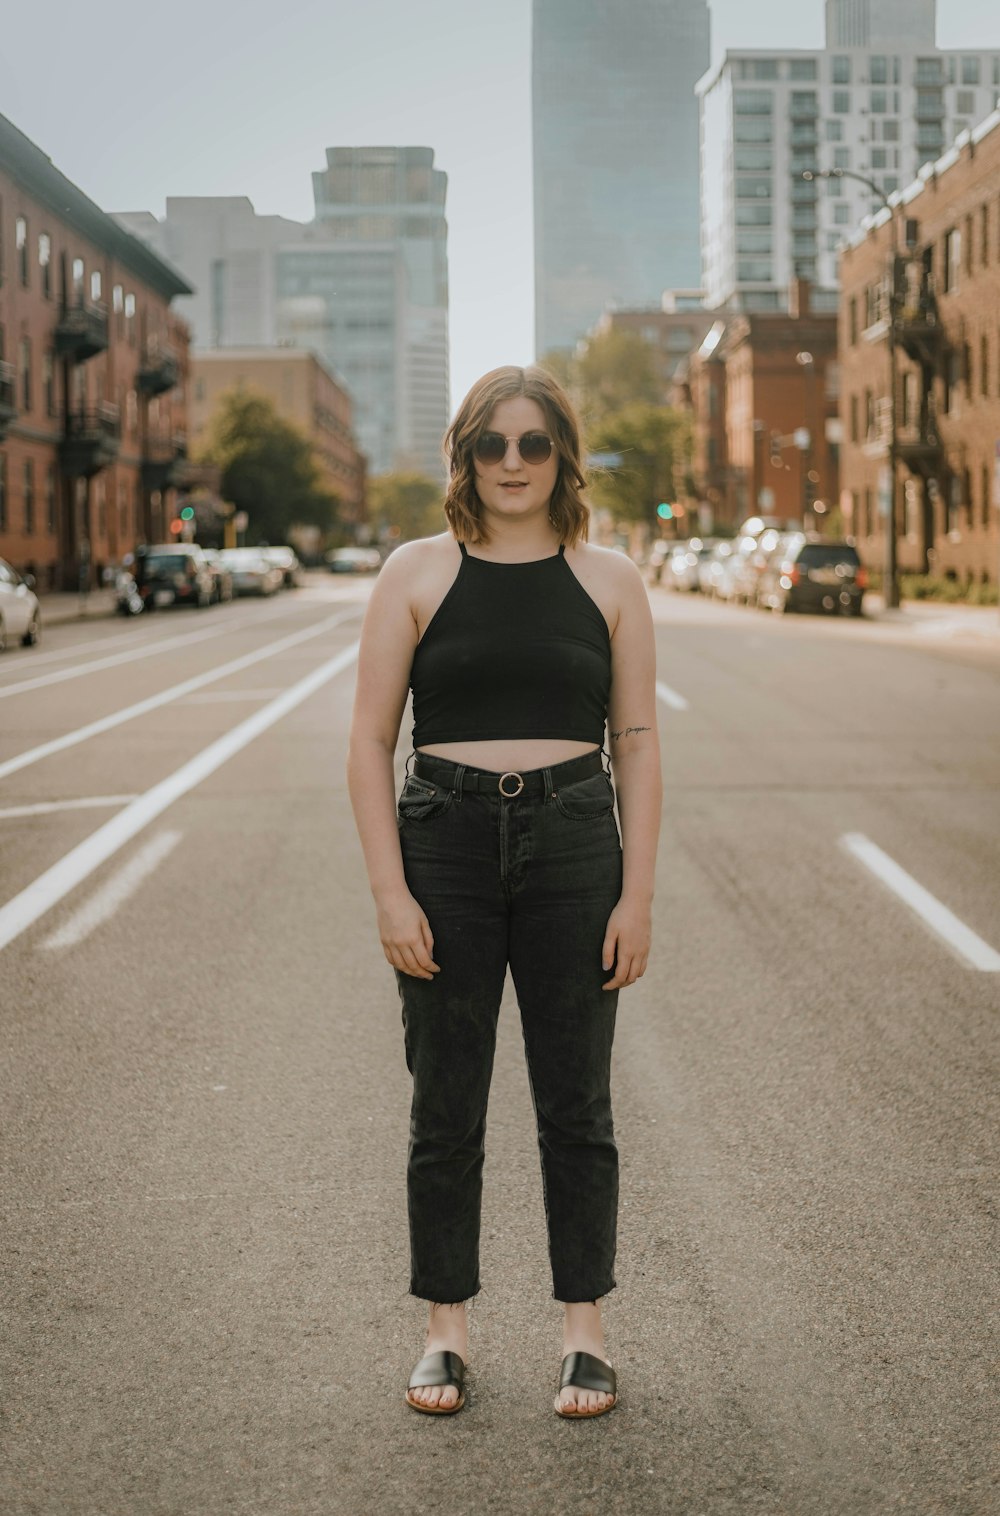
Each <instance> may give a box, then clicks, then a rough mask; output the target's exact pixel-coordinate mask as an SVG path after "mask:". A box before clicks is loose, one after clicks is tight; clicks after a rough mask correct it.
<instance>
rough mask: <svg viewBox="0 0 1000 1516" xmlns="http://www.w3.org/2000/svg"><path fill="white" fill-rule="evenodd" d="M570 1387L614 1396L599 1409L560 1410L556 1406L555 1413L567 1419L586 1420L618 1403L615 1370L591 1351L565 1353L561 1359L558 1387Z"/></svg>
mask: <svg viewBox="0 0 1000 1516" xmlns="http://www.w3.org/2000/svg"><path fill="white" fill-rule="evenodd" d="M569 1387H572V1388H573V1389H574V1390H597V1391H598V1392H599V1393H603V1394H605V1395H611V1396H613V1397H614V1398H613V1399H612V1401H611V1404H610V1405H606V1406H605V1407H604V1409H603V1410H601V1411H572V1410H565V1411H561V1410H560V1409H559V1407H558V1406H556V1415H557V1416H563V1417H565V1418H566V1420H567V1421H586V1420H588V1419H589V1418H590V1417H591V1416H606V1415H607V1413H608V1412H609V1411H613V1410H614V1408H615V1406H616V1405H617V1404H618V1381H617V1379H616V1378H615V1371H614V1369H613V1368H612V1367H611V1365H610V1364H609V1363H605V1362H604V1359H603V1358H595V1357H594V1355H593V1353H567V1354H566V1357H565V1358H564V1359H563V1361H562V1373H561V1375H560V1376H559V1388H560V1390H565V1389H567V1388H569Z"/></svg>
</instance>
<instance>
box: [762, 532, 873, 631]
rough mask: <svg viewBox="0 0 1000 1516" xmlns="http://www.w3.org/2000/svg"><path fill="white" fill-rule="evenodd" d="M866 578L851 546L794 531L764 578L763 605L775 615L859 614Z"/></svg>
mask: <svg viewBox="0 0 1000 1516" xmlns="http://www.w3.org/2000/svg"><path fill="white" fill-rule="evenodd" d="M867 588H868V575H867V573H866V571H865V569H864V567H863V565H862V562H861V559H860V558H859V557H858V550H857V548H856V547H855V546H854V545H853V543H850V542H831V541H829V540H828V539H827V538H825V537H813V536H807V535H806V534H805V533H804V532H796V533H793V534H792V535H791V536H789V537H786V538H785V539H784V540H783V541H782V544H781V547H780V549H779V551H778V552H776V553H774V554H772V556H771V558H770V559H769V560H768V563H767V565H766V567H765V569H764V571H763V573H762V575H761V581H760V588H759V603H760V604H761V605H763V606H767V607H768V608H769V609H770V610H773V611H833V612H840V614H841V615H844V616H860V615H861V612H862V606H863V601H864V593H865V590H866V589H867Z"/></svg>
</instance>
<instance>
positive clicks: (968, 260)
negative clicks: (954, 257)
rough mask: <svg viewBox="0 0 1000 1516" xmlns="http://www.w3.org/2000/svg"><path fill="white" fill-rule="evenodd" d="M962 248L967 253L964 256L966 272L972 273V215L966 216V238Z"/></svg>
mask: <svg viewBox="0 0 1000 1516" xmlns="http://www.w3.org/2000/svg"><path fill="white" fill-rule="evenodd" d="M962 250H963V253H964V255H965V257H964V262H965V272H966V273H967V274H971V273H972V217H971V216H966V218H965V237H964V240H963V242H962Z"/></svg>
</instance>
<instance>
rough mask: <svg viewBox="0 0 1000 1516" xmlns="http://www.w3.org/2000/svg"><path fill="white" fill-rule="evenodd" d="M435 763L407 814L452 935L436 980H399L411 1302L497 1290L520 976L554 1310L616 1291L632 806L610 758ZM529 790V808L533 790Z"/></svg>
mask: <svg viewBox="0 0 1000 1516" xmlns="http://www.w3.org/2000/svg"><path fill="white" fill-rule="evenodd" d="M500 777H501V776H500V775H499V774H496V773H489V772H488V771H484V770H481V769H469V768H466V767H463V766H462V765H460V764H456V763H452V762H449V761H447V760H445V759H441V758H431V757H429V756H427V755H424V754H418V755H417V758H416V764H415V769H414V773H413V774H412V775H411V776H408V777H407V779H406V782H405V784H404V786H403V790H402V793H401V795H400V797H399V821H398V824H399V835H400V844H401V847H402V853H403V865H404V869H405V872H406V882H407V885H408V887H409V890H410V892H411V894H412V895H413V896H414V898H415V899H416V900H417V901H418V902H419V904H420V905H421V907H422V908H423V910H424V912H425V913H426V915H427V918H428V921H429V923H430V928H431V931H432V933H433V936H434V953H433V957H434V961H435V963H437V964H439V965H440V973H438V974H436V975H435V976H434V978H433V979H432V980H423V979H416V978H414V977H413V976H412V975H409V974H402V973H399V972H398V971H397V974H396V978H397V981H398V984H399V994H400V999H401V1000H402V1011H403V1027H404V1034H405V1049H406V1064H407V1067H408V1069H409V1070H410V1073H411V1074H412V1076H413V1103H412V1108H411V1116H410V1143H409V1157H408V1164H407V1198H408V1208H409V1219H410V1253H411V1281H410V1292H411V1294H413V1295H417V1296H420V1297H421V1298H422V1299H425V1300H430V1301H436V1302H439V1303H454V1302H457V1301H460V1300H467V1299H468V1298H469V1297H470V1296H472V1295H475V1294H476V1293H477V1292H478V1290H479V1288H480V1284H479V1221H480V1204H481V1196H482V1173H483V1159H484V1139H485V1134H486V1106H487V1099H488V1096H489V1087H490V1078H491V1075H492V1072H493V1055H494V1049H495V1046H496V1029H497V1018H498V1013H499V1009H500V998H501V994H502V992H503V984H504V978H505V975H506V970H507V965H508V964H510V969H511V974H512V976H513V980H514V987H515V990H516V992H517V1000H518V1005H519V1007H520V1011H521V1026H522V1031H523V1035H524V1048H525V1058H526V1062H527V1067H528V1077H529V1081H530V1085H531V1094H532V1101H533V1104H534V1109H535V1117H536V1120H537V1124H538V1142H539V1148H540V1152H541V1164H542V1187H543V1193H544V1198H545V1216H546V1221H547V1224H548V1234H549V1257H550V1261H551V1266H552V1284H553V1295H554V1297H555V1298H556V1299H557V1300H561V1301H581V1300H596V1299H597V1298H598V1297H599V1296H601V1295H606V1294H607V1293H608V1292H609V1290H612V1289H613V1288H614V1285H615V1278H614V1259H615V1240H616V1230H617V1215H618V1150H617V1148H616V1146H615V1140H614V1127H613V1123H612V1117H611V1088H610V1073H611V1045H612V1041H613V1038H614V1029H615V1013H616V1010H617V1002H618V992H617V990H602V988H601V986H602V984H604V983H605V981H606V980H607V979H609V978H611V973H610V972H609V971H605V970H604V969H603V967H602V964H601V947H602V944H603V940H604V933H605V928H606V926H607V922H608V917H609V915H610V914H611V911H612V910H613V909H614V907H615V905H616V904H617V903H618V899H619V896H620V894H621V884H622V852H621V844H620V842H619V837H618V827H617V825H616V822H615V816H614V791H613V789H612V785H611V779H610V777H609V776H608V775H607V774H606V773H605V771H604V769H603V766H602V763H601V754H600V751H599V750H595V751H594V752H593V753H588V754H585V755H584V757H583V758H577V759H571V760H570V761H569V762H567V763H561V764H556V765H554V766H553V767H551V768H548V769H535V770H532V771H530V772H527V771H526V772H525V773H524V774H523V776H516V775H508V776H505V777H504V789H505V790H506V791H508V793H509V798H507V797H505V795H503V794H501V792H500V789H499V780H500ZM522 777H523V779H524V788H523V790H521V791H520V793H518V794H516V795H514V794H512V793H510V792H512V791H514V790H515V789H517V786H518V784H519V782H520V779H521V778H522Z"/></svg>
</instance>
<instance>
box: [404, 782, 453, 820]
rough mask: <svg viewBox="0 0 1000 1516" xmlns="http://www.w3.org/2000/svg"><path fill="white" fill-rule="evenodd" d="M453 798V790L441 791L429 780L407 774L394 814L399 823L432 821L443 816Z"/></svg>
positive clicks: (441, 789) (440, 788)
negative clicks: (395, 813)
mask: <svg viewBox="0 0 1000 1516" xmlns="http://www.w3.org/2000/svg"><path fill="white" fill-rule="evenodd" d="M454 798H455V792H454V790H446V789H443V788H442V787H441V786H440V785H437V784H432V783H431V782H430V780H429V779H418V778H417V777H416V776H415V775H414V774H408V775H407V777H406V782H405V783H404V785H403V789H402V793H401V794H400V797H399V799H398V800H397V802H396V812H397V815H398V817H399V819H400V820H401V821H432V820H434V818H435V817H437V816H443V815H444V813H445V811H447V810H448V809H449V807H450V806H451V803H452V801H453V800H454Z"/></svg>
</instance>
